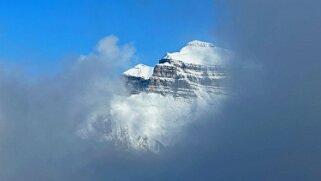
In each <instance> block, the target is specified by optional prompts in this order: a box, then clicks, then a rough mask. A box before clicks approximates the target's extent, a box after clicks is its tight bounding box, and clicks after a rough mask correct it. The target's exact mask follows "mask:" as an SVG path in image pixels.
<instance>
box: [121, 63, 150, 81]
mask: <svg viewBox="0 0 321 181" xmlns="http://www.w3.org/2000/svg"><path fill="white" fill-rule="evenodd" d="M153 70H154V68H153V67H150V66H147V65H144V64H138V65H136V66H135V67H134V68H131V69H129V70H127V71H126V72H124V73H123V74H124V75H126V76H132V77H140V78H143V79H149V77H150V76H152V74H153Z"/></svg>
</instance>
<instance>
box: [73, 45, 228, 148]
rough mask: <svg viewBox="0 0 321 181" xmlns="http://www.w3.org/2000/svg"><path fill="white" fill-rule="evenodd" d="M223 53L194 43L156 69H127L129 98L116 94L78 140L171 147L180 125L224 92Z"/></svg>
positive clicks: (161, 63)
mask: <svg viewBox="0 0 321 181" xmlns="http://www.w3.org/2000/svg"><path fill="white" fill-rule="evenodd" d="M227 52H229V51H227V50H224V49H221V48H218V47H216V46H214V45H213V44H211V43H206V42H201V41H197V40H195V41H192V42H189V43H188V44H187V45H186V46H185V47H183V48H182V49H181V50H180V51H179V52H175V53H167V54H166V55H165V56H164V57H163V58H161V59H160V60H159V61H158V63H157V64H156V65H155V66H154V67H150V66H147V65H143V64H138V65H136V66H135V67H133V68H131V69H129V70H127V71H125V72H124V73H123V77H124V82H125V85H126V88H127V89H128V92H129V93H130V94H129V95H123V96H115V97H114V98H113V100H112V101H111V103H110V105H108V106H107V107H108V108H106V109H103V110H100V111H97V112H96V113H95V114H94V115H92V116H91V118H90V120H88V124H87V125H86V126H85V127H84V128H83V129H81V130H79V134H80V136H82V137H85V138H86V137H90V136H91V137H94V138H98V140H99V141H107V142H111V143H113V144H114V145H116V146H117V147H119V148H122V149H126V150H132V151H143V152H145V151H146V152H154V153H157V152H159V151H161V150H162V149H164V148H165V147H166V146H169V145H173V144H175V143H176V142H177V141H178V139H179V138H180V133H181V131H182V129H183V128H184V126H186V125H187V124H189V123H190V122H192V121H194V120H198V119H197V116H199V115H198V114H199V113H201V112H202V111H203V110H204V107H206V106H208V105H211V106H213V105H219V103H220V100H222V99H224V97H225V95H226V94H227V93H226V92H227V91H226V89H225V86H224V82H225V80H226V78H227V77H228V73H227V66H226V65H225V63H226V61H228V60H227V59H225V58H224V57H225V55H224V53H227Z"/></svg>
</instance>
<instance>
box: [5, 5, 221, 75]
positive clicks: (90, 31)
mask: <svg viewBox="0 0 321 181" xmlns="http://www.w3.org/2000/svg"><path fill="white" fill-rule="evenodd" d="M0 2H1V4H0V12H1V16H0V60H1V61H5V62H11V63H15V64H19V65H23V66H25V67H27V68H28V69H30V70H31V71H50V70H53V69H55V67H57V65H58V62H60V61H61V60H62V59H64V58H65V57H67V56H69V55H78V54H86V53H88V52H90V51H91V50H92V49H93V47H94V46H95V44H96V42H97V41H98V40H99V39H101V38H103V37H104V36H107V35H110V34H113V35H116V36H118V37H119V39H120V43H127V42H132V43H133V44H134V46H135V48H136V50H137V55H138V57H139V61H141V62H143V63H146V64H150V65H152V64H154V63H155V62H156V61H157V59H158V58H160V57H161V56H162V55H163V54H164V53H166V52H167V51H169V52H170V51H176V50H178V49H179V48H180V47H182V46H183V45H185V44H186V42H188V41H190V40H193V39H200V40H205V41H214V39H213V36H212V29H213V28H214V26H215V24H216V19H217V18H216V15H215V12H217V11H215V5H214V3H213V1H212V0H202V1H199V0H176V1H171V0H121V1H116V0H115V1H105V0H77V1H76V0H55V1H41V0H30V1H24V0H13V1H0Z"/></svg>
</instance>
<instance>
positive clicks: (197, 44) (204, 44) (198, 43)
mask: <svg viewBox="0 0 321 181" xmlns="http://www.w3.org/2000/svg"><path fill="white" fill-rule="evenodd" d="M187 46H190V47H214V45H213V44H212V43H208V42H204V41H199V40H193V41H191V42H188V43H187Z"/></svg>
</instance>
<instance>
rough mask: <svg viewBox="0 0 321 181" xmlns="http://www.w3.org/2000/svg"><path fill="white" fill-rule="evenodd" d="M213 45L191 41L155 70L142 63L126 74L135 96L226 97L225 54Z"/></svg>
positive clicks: (130, 88) (169, 56)
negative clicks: (141, 93)
mask: <svg viewBox="0 0 321 181" xmlns="http://www.w3.org/2000/svg"><path fill="white" fill-rule="evenodd" d="M226 52H228V51H227V50H224V49H221V48H218V47H215V46H214V45H213V44H211V43H207V42H202V41H198V40H194V41H191V42H189V43H188V44H187V46H185V47H183V48H182V49H181V50H180V51H179V52H175V53H167V54H166V55H165V56H164V57H163V58H162V59H161V60H159V63H158V64H156V66H155V67H154V68H152V67H149V66H146V65H142V64H139V65H137V66H135V67H134V68H132V69H129V70H127V71H126V72H124V74H123V75H124V77H125V80H126V85H127V87H128V89H129V90H130V92H131V93H133V94H138V93H140V92H147V93H159V94H161V95H172V96H174V97H185V98H190V97H197V94H198V93H199V92H200V91H201V90H202V91H201V92H204V91H205V92H207V93H214V94H224V88H223V86H222V85H223V81H224V79H225V78H226V73H225V72H226V71H225V68H224V63H225V62H224V61H225V60H224V59H223V53H226Z"/></svg>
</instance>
